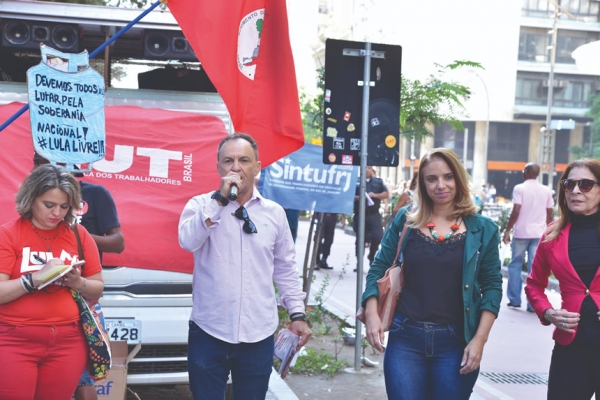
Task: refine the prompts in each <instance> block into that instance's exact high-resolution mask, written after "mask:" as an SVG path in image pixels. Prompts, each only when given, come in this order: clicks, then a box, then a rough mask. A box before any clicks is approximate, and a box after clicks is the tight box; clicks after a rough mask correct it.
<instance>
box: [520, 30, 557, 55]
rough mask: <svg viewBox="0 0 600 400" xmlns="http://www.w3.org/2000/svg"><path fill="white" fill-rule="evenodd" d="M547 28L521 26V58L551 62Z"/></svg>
mask: <svg viewBox="0 0 600 400" xmlns="http://www.w3.org/2000/svg"><path fill="white" fill-rule="evenodd" d="M549 36H550V35H548V33H547V30H543V29H535V28H525V27H521V33H520V34H519V60H522V61H535V62H549V58H548V54H549V52H548V49H547V47H548V44H549V41H550V40H549Z"/></svg>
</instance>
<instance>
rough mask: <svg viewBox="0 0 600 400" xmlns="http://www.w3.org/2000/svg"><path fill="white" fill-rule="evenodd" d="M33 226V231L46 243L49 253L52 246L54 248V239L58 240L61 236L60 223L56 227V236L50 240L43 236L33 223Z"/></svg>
mask: <svg viewBox="0 0 600 400" xmlns="http://www.w3.org/2000/svg"><path fill="white" fill-rule="evenodd" d="M61 222H62V221H61ZM31 226H33V231H34V232H35V233H36V234H37V235H38V236H39V237H40V239H42V242H44V246H46V251H48V252H49V251H50V246H52V242H54V239H56V238H57V237H58V235H59V234H60V223H59V224H58V225H57V227H56V232H55V233H54V236H52V237H50V238H47V237H44V236H42V234H41V233H40V232H39V231H38V230H37V228H36V227H35V225H34V224H33V221H32V222H31Z"/></svg>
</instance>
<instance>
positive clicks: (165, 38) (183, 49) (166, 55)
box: [144, 30, 198, 61]
mask: <svg viewBox="0 0 600 400" xmlns="http://www.w3.org/2000/svg"><path fill="white" fill-rule="evenodd" d="M144 58H146V59H148V60H180V61H198V59H197V58H196V55H195V54H194V52H193V51H192V47H191V46H190V44H189V43H188V41H187V39H186V38H185V36H183V33H182V32H180V31H157V30H146V31H145V32H144Z"/></svg>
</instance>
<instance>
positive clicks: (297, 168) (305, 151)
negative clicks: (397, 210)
mask: <svg viewBox="0 0 600 400" xmlns="http://www.w3.org/2000/svg"><path fill="white" fill-rule="evenodd" d="M322 154H323V148H322V147H321V146H315V145H312V144H305V145H304V147H302V148H301V149H300V150H298V151H296V152H294V153H292V154H290V155H288V156H287V157H284V158H282V159H281V160H279V161H277V162H275V163H273V164H271V165H270V166H269V167H267V168H264V169H263V170H262V172H261V175H260V181H259V190H260V193H261V194H262V195H263V196H265V197H266V198H268V199H271V200H273V201H275V202H277V203H279V204H280V205H281V206H282V207H283V208H291V209H295V210H309V211H317V212H327V213H338V214H350V213H352V207H353V206H354V193H355V191H356V182H357V179H358V167H356V166H351V165H335V164H334V165H325V164H323V155H322Z"/></svg>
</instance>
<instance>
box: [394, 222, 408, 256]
mask: <svg viewBox="0 0 600 400" xmlns="http://www.w3.org/2000/svg"><path fill="white" fill-rule="evenodd" d="M407 230H408V224H406V223H405V224H404V228H403V229H402V234H401V235H400V239H399V240H398V250H396V257H394V263H393V265H392V266H396V263H397V262H398V256H399V255H400V251H402V242H403V241H404V236H406V231H407Z"/></svg>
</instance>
